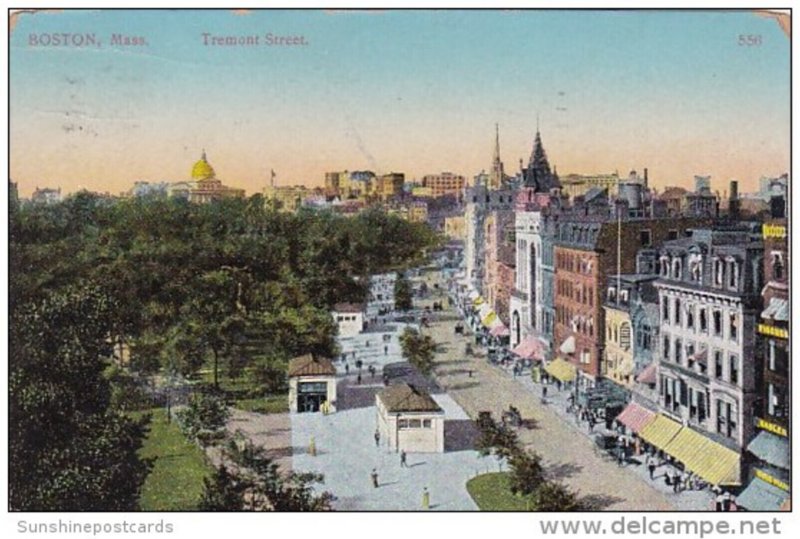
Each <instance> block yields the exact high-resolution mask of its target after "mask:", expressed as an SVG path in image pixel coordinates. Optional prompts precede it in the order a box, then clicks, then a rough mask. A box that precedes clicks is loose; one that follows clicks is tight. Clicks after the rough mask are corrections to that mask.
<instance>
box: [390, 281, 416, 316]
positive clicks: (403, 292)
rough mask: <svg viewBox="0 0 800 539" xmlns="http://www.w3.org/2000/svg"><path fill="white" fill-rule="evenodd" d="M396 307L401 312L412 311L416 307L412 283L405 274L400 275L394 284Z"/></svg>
mask: <svg viewBox="0 0 800 539" xmlns="http://www.w3.org/2000/svg"><path fill="white" fill-rule="evenodd" d="M394 306H395V308H396V309H397V310H399V311H410V310H411V309H412V308H413V307H414V301H413V299H412V290H411V282H410V281H409V280H408V278H407V277H406V276H405V274H403V273H400V274H398V275H397V280H396V281H395V282H394Z"/></svg>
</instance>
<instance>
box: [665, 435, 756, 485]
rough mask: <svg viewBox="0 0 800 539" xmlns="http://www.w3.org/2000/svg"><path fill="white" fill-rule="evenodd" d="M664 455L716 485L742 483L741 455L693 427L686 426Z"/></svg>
mask: <svg viewBox="0 0 800 539" xmlns="http://www.w3.org/2000/svg"><path fill="white" fill-rule="evenodd" d="M664 452H666V453H667V454H669V455H672V456H673V457H675V458H676V459H678V460H679V461H680V462H682V463H683V465H684V466H685V467H686V469H687V470H689V471H691V472H694V473H695V474H697V475H699V476H700V477H702V478H703V479H704V480H706V481H708V482H709V483H711V484H712V485H739V484H741V482H740V478H739V473H740V458H739V454H738V453H737V452H735V451H733V450H731V449H728V448H727V447H725V446H724V445H722V444H719V443H717V442H715V441H713V440H711V439H710V438H706V437H705V436H703V435H702V434H700V433H698V432H695V431H693V430H692V429H690V428H689V427H683V428H682V429H681V430H680V432H678V434H677V435H676V436H675V437H674V438H673V439H672V441H670V442H669V443H668V444H667V445H666V446H665V447H664Z"/></svg>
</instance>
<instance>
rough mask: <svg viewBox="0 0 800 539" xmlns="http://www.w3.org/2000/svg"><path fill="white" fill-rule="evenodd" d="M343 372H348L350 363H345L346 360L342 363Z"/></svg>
mask: <svg viewBox="0 0 800 539" xmlns="http://www.w3.org/2000/svg"><path fill="white" fill-rule="evenodd" d="M344 373H345V374H350V364H349V363H347V362H345V364H344Z"/></svg>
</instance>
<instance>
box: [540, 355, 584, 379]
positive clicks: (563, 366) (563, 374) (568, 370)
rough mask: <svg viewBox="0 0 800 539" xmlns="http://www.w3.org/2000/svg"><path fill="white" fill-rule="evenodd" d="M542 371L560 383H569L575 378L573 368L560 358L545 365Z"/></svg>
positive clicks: (575, 374)
mask: <svg viewBox="0 0 800 539" xmlns="http://www.w3.org/2000/svg"><path fill="white" fill-rule="evenodd" d="M544 370H545V372H546V373H547V374H549V375H550V376H552V377H553V378H555V379H557V380H561V381H562V382H571V381H573V380H574V379H575V377H576V376H577V373H576V372H575V366H574V365H572V364H571V363H569V362H567V361H564V360H563V359H561V358H560V357H559V358H556V359H555V360H553V361H551V362H550V363H549V364H548V365H546V366H545V368H544Z"/></svg>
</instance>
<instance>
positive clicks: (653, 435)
mask: <svg viewBox="0 0 800 539" xmlns="http://www.w3.org/2000/svg"><path fill="white" fill-rule="evenodd" d="M681 428H682V427H681V424H680V423H678V422H676V421H673V420H671V419H669V418H668V417H665V416H663V415H661V414H658V415H657V416H656V418H655V419H654V420H653V421H652V422H651V423H648V424H647V425H645V426H644V427H643V428H642V430H640V431H639V437H640V438H641V439H642V440H644V441H645V442H647V443H649V444H651V445H654V446H656V447H657V448H658V449H664V448H665V447H667V444H669V443H670V442H671V441H672V439H673V438H674V437H675V435H676V434H678V432H679V431H680V430H681Z"/></svg>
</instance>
